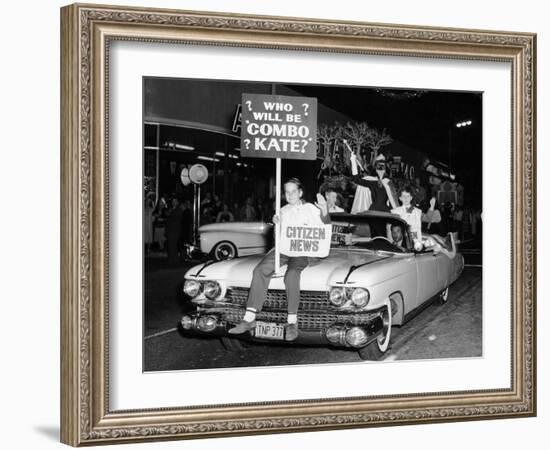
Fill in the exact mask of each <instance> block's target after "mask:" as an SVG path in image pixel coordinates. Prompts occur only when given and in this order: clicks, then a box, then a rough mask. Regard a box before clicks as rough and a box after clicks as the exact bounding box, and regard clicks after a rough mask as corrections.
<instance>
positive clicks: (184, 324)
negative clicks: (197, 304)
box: [180, 316, 193, 330]
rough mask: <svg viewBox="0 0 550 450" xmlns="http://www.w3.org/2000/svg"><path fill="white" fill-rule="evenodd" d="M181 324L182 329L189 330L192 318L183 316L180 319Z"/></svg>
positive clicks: (191, 325)
mask: <svg viewBox="0 0 550 450" xmlns="http://www.w3.org/2000/svg"><path fill="white" fill-rule="evenodd" d="M180 323H181V326H182V327H183V329H184V330H190V329H191V328H193V318H192V317H189V316H183V317H182V318H181V320H180Z"/></svg>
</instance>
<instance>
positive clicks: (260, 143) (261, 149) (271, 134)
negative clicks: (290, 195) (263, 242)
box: [241, 94, 317, 273]
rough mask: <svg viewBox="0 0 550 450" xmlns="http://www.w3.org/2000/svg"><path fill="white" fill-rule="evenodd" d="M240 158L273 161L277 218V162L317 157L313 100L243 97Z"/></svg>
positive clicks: (277, 262) (277, 254)
mask: <svg viewBox="0 0 550 450" xmlns="http://www.w3.org/2000/svg"><path fill="white" fill-rule="evenodd" d="M241 157H250V158H275V182H276V188H275V189H276V191H275V192H276V194H275V214H276V215H277V216H280V211H281V159H300V160H315V159H316V157H317V99H316V98H312V97H293V96H284V95H264V94H243V95H242V105H241ZM279 222H280V221H279ZM280 230H281V227H280V223H278V224H275V273H279V271H280V252H279V246H280Z"/></svg>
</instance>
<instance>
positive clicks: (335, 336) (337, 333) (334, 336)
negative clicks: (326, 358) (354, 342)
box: [325, 325, 346, 345]
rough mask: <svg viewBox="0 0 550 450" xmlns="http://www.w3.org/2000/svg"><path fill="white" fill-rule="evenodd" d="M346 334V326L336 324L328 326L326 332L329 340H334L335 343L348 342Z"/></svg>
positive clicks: (342, 343)
mask: <svg viewBox="0 0 550 450" xmlns="http://www.w3.org/2000/svg"><path fill="white" fill-rule="evenodd" d="M345 335H346V330H344V328H342V327H339V326H334V325H333V326H331V327H328V328H327V331H326V332H325V336H326V337H327V339H328V341H329V342H332V343H333V344H340V345H344V344H345V343H346V342H345Z"/></svg>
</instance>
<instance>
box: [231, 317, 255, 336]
mask: <svg viewBox="0 0 550 450" xmlns="http://www.w3.org/2000/svg"><path fill="white" fill-rule="evenodd" d="M254 328H256V321H255V320H253V321H252V322H247V321H246V320H243V321H241V322H240V323H239V324H238V325H237V326H235V327H233V328H231V329H229V330H227V332H228V333H229V334H243V333H246V332H247V331H250V330H253V329H254Z"/></svg>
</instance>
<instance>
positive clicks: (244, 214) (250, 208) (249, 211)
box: [241, 197, 256, 222]
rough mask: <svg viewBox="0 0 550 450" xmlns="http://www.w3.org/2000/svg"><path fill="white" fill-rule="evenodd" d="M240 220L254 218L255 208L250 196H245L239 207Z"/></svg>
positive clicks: (244, 220) (248, 220)
mask: <svg viewBox="0 0 550 450" xmlns="http://www.w3.org/2000/svg"><path fill="white" fill-rule="evenodd" d="M241 220H242V221H243V222H254V221H255V220H256V210H255V209H254V201H253V200H252V197H247V198H246V202H245V204H244V206H243V207H242V208H241Z"/></svg>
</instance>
